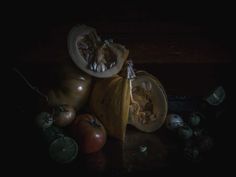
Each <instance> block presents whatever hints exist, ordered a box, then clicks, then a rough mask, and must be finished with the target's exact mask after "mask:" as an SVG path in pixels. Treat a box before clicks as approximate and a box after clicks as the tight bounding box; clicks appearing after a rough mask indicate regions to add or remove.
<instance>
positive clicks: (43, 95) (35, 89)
mask: <svg viewBox="0 0 236 177" xmlns="http://www.w3.org/2000/svg"><path fill="white" fill-rule="evenodd" d="M12 70H13V71H15V72H16V73H17V74H18V75H19V76H20V77H21V78H22V79H23V80H24V81H25V83H26V84H27V85H28V86H29V88H31V89H32V90H34V91H35V92H36V93H38V94H39V95H40V96H42V97H44V98H45V100H46V101H47V102H48V97H47V96H46V95H45V94H43V93H42V92H41V91H39V89H38V88H37V87H34V86H33V85H32V84H31V83H30V82H29V81H28V80H27V79H26V78H25V76H24V75H23V74H22V73H21V72H20V71H19V70H18V69H16V68H12Z"/></svg>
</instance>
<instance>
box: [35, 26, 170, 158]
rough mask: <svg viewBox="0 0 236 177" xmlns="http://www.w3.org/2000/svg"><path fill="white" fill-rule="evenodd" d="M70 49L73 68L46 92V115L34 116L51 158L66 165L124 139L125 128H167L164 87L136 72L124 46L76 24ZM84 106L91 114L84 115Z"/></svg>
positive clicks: (150, 130) (65, 71)
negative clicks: (84, 154)
mask: <svg viewBox="0 0 236 177" xmlns="http://www.w3.org/2000/svg"><path fill="white" fill-rule="evenodd" d="M68 50H69V54H70V60H71V59H72V61H73V64H74V65H73V66H72V67H69V66H64V67H63V69H62V70H61V71H60V74H59V79H58V82H57V84H56V86H55V87H53V88H50V89H49V91H48V93H47V94H46V98H47V109H46V111H45V110H42V112H41V113H39V114H38V115H37V117H36V123H37V125H38V127H39V129H40V131H41V132H42V134H43V137H44V138H45V140H46V142H48V144H49V154H50V157H51V158H52V159H53V160H55V161H57V162H60V163H68V162H71V161H72V160H74V159H75V158H76V156H77V153H78V152H81V153H92V152H96V151H99V150H100V149H101V148H102V147H103V146H104V144H105V143H106V140H107V137H108V136H110V137H113V138H116V139H118V140H120V141H124V139H125V132H126V126H127V124H130V125H133V126H134V127H136V128H137V129H139V130H140V131H144V132H154V131H156V130H157V129H159V128H160V127H161V126H162V125H163V123H164V121H165V117H166V114H167V96H166V94H165V91H164V88H163V86H162V85H161V83H160V81H159V80H158V79H157V78H156V77H154V76H153V75H151V74H149V73H147V72H145V71H135V70H134V69H133V63H132V61H130V60H128V56H129V50H128V49H126V48H125V47H124V46H123V45H121V44H118V43H115V42H113V40H102V39H101V38H100V36H99V35H98V34H97V32H96V30H95V29H94V28H92V27H89V26H86V25H78V26H75V27H73V28H72V29H71V31H70V32H69V35H68ZM85 106H87V107H88V109H87V112H85V113H84V112H83V113H82V114H81V109H82V108H84V107H85ZM63 130H67V134H65V133H63Z"/></svg>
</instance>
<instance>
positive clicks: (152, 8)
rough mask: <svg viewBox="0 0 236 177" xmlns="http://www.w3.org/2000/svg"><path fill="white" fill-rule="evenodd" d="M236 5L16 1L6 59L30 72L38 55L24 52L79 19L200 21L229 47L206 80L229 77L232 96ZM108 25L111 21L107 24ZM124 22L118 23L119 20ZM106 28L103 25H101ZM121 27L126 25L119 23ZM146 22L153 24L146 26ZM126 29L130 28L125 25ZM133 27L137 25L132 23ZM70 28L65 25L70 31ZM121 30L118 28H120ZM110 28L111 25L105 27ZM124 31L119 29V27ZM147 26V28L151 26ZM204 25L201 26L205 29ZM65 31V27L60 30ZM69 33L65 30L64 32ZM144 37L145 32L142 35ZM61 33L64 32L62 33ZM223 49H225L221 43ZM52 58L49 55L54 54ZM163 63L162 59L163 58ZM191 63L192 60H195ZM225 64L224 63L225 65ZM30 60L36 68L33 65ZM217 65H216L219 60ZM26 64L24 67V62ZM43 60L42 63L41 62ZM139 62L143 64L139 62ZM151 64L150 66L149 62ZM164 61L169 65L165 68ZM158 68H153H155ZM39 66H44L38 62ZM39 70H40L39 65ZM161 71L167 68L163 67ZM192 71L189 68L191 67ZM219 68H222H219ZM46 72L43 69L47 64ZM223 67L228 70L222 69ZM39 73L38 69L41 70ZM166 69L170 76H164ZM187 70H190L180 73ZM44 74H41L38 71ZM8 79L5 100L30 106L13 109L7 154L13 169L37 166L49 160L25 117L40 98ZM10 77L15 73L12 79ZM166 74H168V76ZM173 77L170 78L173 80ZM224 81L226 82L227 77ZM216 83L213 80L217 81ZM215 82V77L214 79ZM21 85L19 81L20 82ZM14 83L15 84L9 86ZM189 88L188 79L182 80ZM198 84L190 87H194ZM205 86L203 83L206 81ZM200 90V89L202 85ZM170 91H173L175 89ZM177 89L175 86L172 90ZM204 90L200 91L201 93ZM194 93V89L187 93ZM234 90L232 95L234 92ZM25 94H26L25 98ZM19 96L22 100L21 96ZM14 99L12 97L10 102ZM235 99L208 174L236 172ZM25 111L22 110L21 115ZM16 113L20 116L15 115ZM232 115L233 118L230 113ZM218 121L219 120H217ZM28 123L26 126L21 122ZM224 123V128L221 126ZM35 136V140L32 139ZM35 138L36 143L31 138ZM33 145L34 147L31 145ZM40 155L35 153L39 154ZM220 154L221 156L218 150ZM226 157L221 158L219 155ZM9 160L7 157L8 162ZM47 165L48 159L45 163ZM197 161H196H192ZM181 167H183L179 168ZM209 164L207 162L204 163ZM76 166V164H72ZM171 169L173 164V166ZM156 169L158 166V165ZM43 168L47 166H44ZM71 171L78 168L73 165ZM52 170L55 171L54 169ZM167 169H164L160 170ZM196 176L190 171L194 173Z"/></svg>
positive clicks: (7, 24) (7, 27) (9, 15)
mask: <svg viewBox="0 0 236 177" xmlns="http://www.w3.org/2000/svg"><path fill="white" fill-rule="evenodd" d="M233 7H234V6H233V5H232V4H228V3H226V2H223V1H222V2H215V1H214V2H199V1H190V2H189V3H186V2H185V3H179V2H175V3H173V2H165V4H163V3H161V2H155V3H154V2H148V1H146V2H136V1H129V2H126V1H117V2H113V1H109V2H102V1H99V2H92V1H91V2H88V1H86V2H77V3H75V4H73V3H61V2H56V3H55V4H49V3H35V2H27V3H22V2H20V3H16V2H14V3H12V4H7V9H8V10H7V11H5V12H4V13H3V15H2V16H3V17H4V18H5V19H4V21H3V22H4V25H3V27H2V28H3V29H4V33H2V35H3V37H4V38H6V41H4V44H5V46H7V50H6V51H7V55H6V56H7V60H6V63H9V64H10V66H11V67H12V66H19V67H20V68H24V67H25V68H26V70H25V71H26V73H27V71H28V73H30V72H31V71H32V70H34V69H35V68H36V67H35V65H37V61H36V62H35V61H33V60H32V62H31V61H30V60H28V59H25V58H24V57H25V56H26V55H27V54H28V53H30V51H33V50H34V49H35V48H37V47H39V46H50V45H51V43H50V42H51V37H50V35H51V32H52V30H55V29H56V31H57V29H58V31H60V29H62V28H64V27H65V28H66V30H68V29H70V27H72V26H73V25H75V24H77V23H85V24H90V23H91V24H97V23H98V24H117V23H118V24H119V23H121V24H122V23H130V24H133V23H136V24H139V23H140V24H143V23H145V24H146V23H151V24H159V23H161V24H167V23H168V24H177V26H178V25H179V24H180V25H187V26H198V27H200V28H201V29H204V30H203V31H204V32H203V33H202V34H201V35H204V36H207V38H209V39H211V40H212V41H217V43H220V44H221V45H222V46H224V50H227V52H228V53H227V54H229V55H227V60H226V61H225V59H224V58H221V59H219V60H218V59H217V60H214V59H213V60H210V62H206V63H208V64H206V65H204V66H203V68H205V70H206V73H207V71H208V68H210V72H209V73H210V74H211V71H214V74H215V75H214V74H213V75H214V76H211V79H212V78H213V81H212V80H211V79H208V78H207V77H206V78H205V80H204V81H203V82H204V83H210V85H208V86H209V87H210V86H213V85H214V84H217V82H220V83H224V84H225V85H226V87H227V89H228V90H227V91H229V95H230V96H229V97H230V99H229V100H230V102H231V101H232V100H233V98H232V97H233V94H232V93H233V89H232V87H231V84H232V78H231V80H229V81H227V80H228V79H229V78H230V77H231V76H232V74H233V71H232V70H233V66H232V64H233V61H234V56H235V53H234V49H235V48H234V45H233V44H234V29H235V28H234V26H235V24H234V23H235V20H234V11H235V9H234V8H233ZM108 26H109V25H108ZM118 27H119V26H118ZM100 28H101V29H102V26H101V27H100ZM115 28H117V26H116V27H111V26H110V29H112V31H115V30H116V29H115ZM120 28H121V29H122V26H121V27H120ZM140 28H141V29H145V27H143V26H142V27H140ZM147 28H149V27H148V26H147ZM126 29H127V28H126ZM131 29H132V30H134V29H133V28H131ZM66 30H65V31H66ZM117 30H118V29H117ZM127 30H129V29H127ZM132 30H131V31H132ZM104 31H106V30H104ZM118 31H119V30H118ZM144 31H145V30H144ZM147 31H148V30H147ZM200 31H202V30H200ZM59 33H60V32H59ZM63 34H64V33H63ZM143 37H145V35H144V36H143ZM59 38H60V37H59ZM222 50H223V49H222ZM37 55H41V53H40V52H39V53H37V52H36V53H34V56H37ZM49 61H50V59H49ZM190 61H191V60H190ZM159 63H161V62H159ZM190 63H191V62H190ZM199 63H200V64H201V63H204V61H201V60H200V61H199ZM199 63H198V62H194V64H193V65H191V69H189V71H191V70H192V68H195V70H192V72H198V71H199V70H198V67H199V66H202V65H198V64H199ZM169 64H170V66H171V67H172V68H173V72H177V71H178V69H177V68H178V67H179V68H181V67H182V68H185V69H186V68H187V67H189V65H187V66H186V59H184V58H183V60H180V61H179V62H178V64H177V65H176V63H175V62H174V61H173V63H172V62H171V60H170V61H169ZM221 64H222V65H223V66H222V67H221ZM31 65H32V66H34V67H35V68H33V69H30V68H31ZM215 65H217V66H215ZM22 66H24V67H22ZM40 66H41V65H40ZM162 66H165V67H169V66H166V64H165V62H164V64H163V65H160V66H159V68H158V67H157V68H158V69H160V73H158V72H157V74H160V77H162V78H163V79H162V81H163V82H164V85H167V90H168V89H169V90H168V91H170V92H171V89H172V88H174V86H173V85H174V83H176V80H175V79H174V80H175V81H173V83H172V84H171V83H168V81H170V80H171V79H170V78H172V76H173V72H165V69H163V67H162ZM139 67H140V66H139ZM148 67H150V66H147V68H148ZM165 67H164V68H165ZM153 68H154V69H153ZM38 70H40V69H39V68H38ZM38 70H37V71H38ZM149 70H150V71H152V72H154V73H155V72H156V70H155V66H153V67H150V68H149ZM161 71H162V72H161ZM187 71H188V69H187ZM218 71H220V72H218ZM42 72H43V69H42ZM222 73H224V74H223V75H222ZM36 75H37V74H36ZM164 75H165V76H164ZM180 75H182V76H184V75H185V74H180ZM27 76H29V78H32V79H33V78H34V75H30V74H29V75H27ZM194 76H195V78H196V79H197V78H198V75H197V74H195V75H194ZM37 77H38V78H40V75H37ZM199 77H201V78H203V79H204V73H200V76H199ZM5 78H6V80H7V86H6V89H7V90H8V92H7V93H10V94H9V95H10V98H11V101H9V98H8V101H6V103H7V105H8V107H13V108H14V109H13V110H18V108H16V107H17V106H16V104H15V103H14V101H12V98H15V99H16V100H18V101H16V103H19V102H20V103H21V105H23V107H29V109H30V111H28V112H26V113H19V112H17V111H15V112H14V111H11V116H10V117H11V118H10V119H8V120H7V122H8V124H7V125H10V126H6V127H5V128H6V131H5V132H8V133H5V135H9V136H6V137H7V141H6V144H8V145H9V148H8V147H7V149H8V151H7V152H8V154H11V156H10V157H9V156H7V159H8V161H9V166H10V168H12V169H16V168H18V167H19V169H20V170H19V172H22V173H28V172H27V168H28V167H26V166H30V165H33V169H38V168H37V167H39V166H41V163H44V161H40V160H44V159H43V158H41V157H40V154H37V153H38V151H36V152H35V151H34V150H32V149H34V148H35V146H36V145H37V144H36V145H35V144H33V143H34V142H35V141H34V140H33V139H34V137H33V136H32V135H34V134H31V133H29V132H34V130H33V128H32V127H30V126H31V123H29V122H26V121H23V123H22V121H21V120H24V118H25V117H27V116H28V117H29V116H33V115H34V113H35V112H34V111H35V110H34V109H35V108H34V106H33V105H34V103H36V102H37V101H36V100H37V96H32V95H33V94H32V92H31V91H30V90H29V89H27V88H26V86H25V85H24V84H23V83H22V82H21V81H19V80H17V79H16V78H17V76H15V75H14V74H12V73H10V74H9V77H5ZM9 78H10V79H9ZM12 78H13V79H16V82H12ZM165 78H167V80H165ZM168 79H169V80H168ZM188 81H191V78H188V77H187V76H186V78H185V79H184V80H182V83H185V84H186V85H187V82H188ZM222 81H223V82H222ZM213 82H214V84H212V85H211V83H213ZM215 82H216V83H215ZM16 85H17V86H16ZM9 87H10V89H9ZM182 87H183V90H184V85H183V86H182ZM182 87H181V86H179V87H178V90H181V89H182ZM193 87H194V85H193V86H192V87H191V86H190V88H193ZM203 87H204V86H203ZM199 90H201V89H199ZM202 90H203V92H201V91H200V93H201V94H202V93H204V94H205V93H206V91H207V90H208V88H207V86H206V88H205V89H204V88H203V89H202ZM170 92H168V93H170ZM173 93H175V92H173ZM185 93H187V92H183V91H182V92H181V93H179V94H181V95H183V94H185ZM193 93H194V94H195V95H198V93H199V92H198V91H194V92H193ZM200 93H199V94H200ZM188 94H190V95H191V92H190V93H188ZM201 94H200V95H201ZM231 96H232V97H231ZM24 98H25V99H24ZM19 100H20V101H19ZM9 102H10V103H9ZM230 106H231V104H229V108H228V110H229V112H227V114H226V117H227V119H226V120H225V121H224V120H222V121H217V122H216V123H215V124H216V125H215V126H213V129H214V132H217V135H218V137H219V138H218V142H221V143H220V146H218V149H217V150H216V152H215V153H214V155H213V157H214V158H213V160H210V161H207V162H209V163H208V164H204V165H209V171H207V172H205V173H206V174H208V175H209V174H212V173H215V172H222V173H223V174H224V173H225V174H229V173H231V172H233V170H232V166H233V164H231V163H230V162H229V161H230V160H231V159H233V157H234V156H233V155H234V153H233V151H234V150H233V147H232V146H231V143H232V142H233V140H234V136H233V134H234V133H233V131H232V130H233V128H234V127H233V124H231V121H232V122H233V121H234V120H233V119H234V118H233V117H231V114H232V110H231V109H230V108H231V107H230ZM19 115H20V116H19ZM16 117H17V120H16ZM229 117H230V118H229ZM213 122H214V120H213ZM22 125H23V126H22ZM218 129H219V131H218ZM29 139H31V140H32V141H29ZM32 142H33V143H32ZM31 147H33V148H32V149H31V150H30V148H31ZM34 155H35V157H34ZM218 155H219V156H218ZM219 159H222V160H219ZM214 160H217V162H219V161H220V162H221V163H222V164H218V163H217V164H216V163H214ZM21 161H26V163H25V164H24V165H26V166H25V167H21ZM7 163H8V162H7ZM42 166H43V167H44V165H42ZM193 166H194V165H193ZM177 167H178V168H177ZM177 167H176V168H170V170H173V169H174V170H175V171H176V173H178V175H179V174H182V175H186V176H187V175H188V174H189V173H190V174H191V173H194V172H189V170H188V169H186V168H185V167H183V169H181V168H180V167H179V166H177ZM192 169H193V170H196V171H197V170H198V169H197V168H194V167H193V168H191V170H192ZM204 169H205V170H207V169H208V168H204ZM73 170H74V168H73ZM168 170H169V169H168ZM154 171H155V170H154ZM42 172H43V171H42ZM72 172H75V170H74V171H72ZM52 173H53V171H52ZM161 173H162V174H165V172H163V171H161ZM199 174H204V171H203V170H202V169H199ZM190 176H191V175H190Z"/></svg>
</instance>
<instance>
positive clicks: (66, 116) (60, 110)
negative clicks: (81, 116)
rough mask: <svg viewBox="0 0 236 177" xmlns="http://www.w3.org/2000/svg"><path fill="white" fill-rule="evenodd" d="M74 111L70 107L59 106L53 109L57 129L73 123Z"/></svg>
mask: <svg viewBox="0 0 236 177" xmlns="http://www.w3.org/2000/svg"><path fill="white" fill-rule="evenodd" d="M75 115H76V111H75V109H74V108H73V107H72V106H69V105H59V106H56V107H54V109H53V119H54V124H55V125H57V126H58V127H65V126H67V125H69V124H71V123H72V122H73V120H74V119H75Z"/></svg>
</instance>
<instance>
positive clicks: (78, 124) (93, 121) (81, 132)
mask: <svg viewBox="0 0 236 177" xmlns="http://www.w3.org/2000/svg"><path fill="white" fill-rule="evenodd" d="M71 133H72V136H73V137H74V138H75V139H76V140H77V142H78V144H79V149H80V151H81V152H83V153H86V154H88V153H92V152H97V151H99V150H100V149H101V148H102V147H103V145H104V144H105V142H106V131H105V128H104V126H103V125H102V123H101V122H100V121H99V120H98V119H97V118H95V117H94V116H92V115H90V114H83V115H79V116H77V117H76V119H75V121H74V122H73V124H72V126H71Z"/></svg>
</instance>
